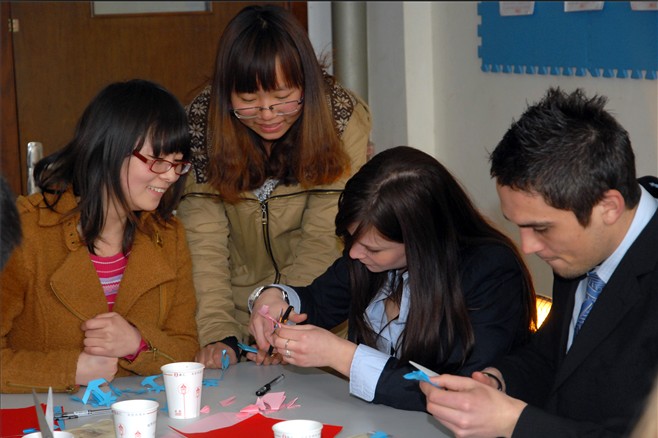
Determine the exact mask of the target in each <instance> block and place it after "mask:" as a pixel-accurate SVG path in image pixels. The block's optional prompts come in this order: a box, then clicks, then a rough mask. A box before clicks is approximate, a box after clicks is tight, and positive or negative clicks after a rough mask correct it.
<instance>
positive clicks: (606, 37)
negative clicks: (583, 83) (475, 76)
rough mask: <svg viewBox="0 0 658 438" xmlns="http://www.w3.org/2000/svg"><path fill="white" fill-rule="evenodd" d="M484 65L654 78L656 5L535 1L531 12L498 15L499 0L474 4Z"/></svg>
mask: <svg viewBox="0 0 658 438" xmlns="http://www.w3.org/2000/svg"><path fill="white" fill-rule="evenodd" d="M478 14H479V16H480V19H481V22H480V25H479V26H478V34H479V36H480V47H479V49H478V56H479V57H480V58H481V60H482V66H481V68H482V71H484V72H488V73H516V74H540V75H546V74H549V75H563V76H586V75H588V74H589V75H590V76H592V77H617V78H631V79H650V80H655V79H656V77H657V76H656V75H657V73H658V11H635V10H632V9H631V6H630V2H628V1H606V2H605V4H604V7H603V9H602V10H599V11H578V12H564V2H561V1H536V2H535V5H534V13H533V14H532V15H523V16H501V15H500V12H499V2H497V1H484V2H479V4H478Z"/></svg>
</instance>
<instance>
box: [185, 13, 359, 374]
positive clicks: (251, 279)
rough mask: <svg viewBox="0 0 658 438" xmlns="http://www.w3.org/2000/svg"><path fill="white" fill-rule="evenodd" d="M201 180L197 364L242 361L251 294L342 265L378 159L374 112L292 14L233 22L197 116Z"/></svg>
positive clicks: (196, 185) (196, 240)
mask: <svg viewBox="0 0 658 438" xmlns="http://www.w3.org/2000/svg"><path fill="white" fill-rule="evenodd" d="M188 116H189V119H190V130H191V132H192V162H193V165H194V168H193V172H192V173H193V175H192V178H190V180H189V181H188V183H189V184H188V187H187V190H186V194H185V196H184V198H183V200H182V202H181V204H180V207H179V209H178V216H179V217H180V218H181V219H182V221H183V223H184V224H185V227H186V231H187V236H188V241H189V245H190V250H191V253H192V257H193V269H194V281H195V286H196V291H197V299H198V303H199V305H198V312H197V322H198V327H199V341H200V344H201V347H202V348H201V351H200V352H199V354H198V355H197V360H198V361H199V362H202V363H204V364H205V365H206V366H207V367H219V366H221V356H222V352H223V351H226V352H227V353H228V354H229V357H230V358H231V362H232V363H235V362H236V361H237V358H238V356H239V354H240V350H239V349H238V341H242V342H246V341H248V337H249V333H248V331H247V323H248V321H249V313H248V312H247V308H246V305H245V302H246V299H247V296H248V295H249V293H250V292H251V291H252V290H253V289H254V287H255V286H257V285H259V284H263V283H267V282H279V281H282V282H286V283H294V284H305V283H307V282H309V281H310V280H312V279H313V278H315V277H316V276H318V275H319V274H321V273H322V272H323V271H324V270H325V269H326V268H327V267H328V266H329V265H330V264H331V263H332V262H333V261H334V260H335V259H336V258H337V257H339V256H340V251H341V244H340V241H339V240H338V239H337V238H336V236H335V234H334V232H333V221H334V218H335V215H336V205H337V202H338V196H339V195H340V193H341V191H342V189H343V187H344V184H345V181H346V180H347V179H348V178H349V177H350V176H351V175H352V174H353V173H354V172H356V171H357V170H358V169H359V168H360V167H361V166H362V165H363V163H364V162H365V161H366V151H367V145H368V137H369V134H370V126H371V125H370V113H369V110H368V108H367V106H366V105H365V103H364V102H363V101H361V99H360V98H358V97H357V96H355V95H354V94H353V93H351V92H350V91H348V90H346V89H345V88H343V87H342V86H340V85H339V84H338V83H337V82H336V81H335V80H334V79H333V78H332V77H331V76H329V75H328V74H327V73H326V72H325V71H324V70H323V68H322V65H321V63H320V62H319V61H318V59H317V56H316V54H315V52H314V50H313V47H312V45H311V43H310V41H309V39H308V36H307V34H306V31H305V29H304V28H303V27H302V26H301V25H300V24H299V23H298V22H297V21H296V20H295V18H294V16H293V15H292V14H291V13H290V12H288V11H287V10H285V9H282V8H279V7H275V6H250V7H247V8H245V9H243V10H242V11H241V12H240V13H239V14H238V15H237V16H236V17H234V18H233V19H232V20H231V22H230V23H229V24H228V26H227V28H226V30H225V31H224V33H223V35H222V37H221V39H220V42H219V47H218V51H217V59H216V65H215V74H214V79H213V82H212V85H210V86H208V87H206V88H205V89H204V90H203V92H202V93H201V94H199V95H198V96H197V97H196V98H195V99H194V101H193V102H192V103H191V104H190V105H189V106H188Z"/></svg>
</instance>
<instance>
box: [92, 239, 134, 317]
mask: <svg viewBox="0 0 658 438" xmlns="http://www.w3.org/2000/svg"><path fill="white" fill-rule="evenodd" d="M129 255H130V251H128V254H122V253H119V254H116V255H113V256H110V257H101V256H97V255H94V254H91V253H90V254H89V257H90V258H91V261H92V263H93V264H94V268H96V273H98V278H99V279H100V281H101V286H103V292H104V293H105V299H106V300H107V306H108V308H109V311H110V312H111V311H112V308H113V307H114V302H115V301H116V297H117V293H118V292H119V284H120V283H121V278H123V272H124V271H125V270H126V265H128V256H129Z"/></svg>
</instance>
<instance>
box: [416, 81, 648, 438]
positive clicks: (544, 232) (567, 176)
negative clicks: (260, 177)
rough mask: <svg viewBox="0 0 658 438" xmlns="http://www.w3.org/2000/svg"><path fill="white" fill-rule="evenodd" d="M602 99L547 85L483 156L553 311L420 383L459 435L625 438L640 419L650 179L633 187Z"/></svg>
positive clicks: (631, 165) (631, 164)
mask: <svg viewBox="0 0 658 438" xmlns="http://www.w3.org/2000/svg"><path fill="white" fill-rule="evenodd" d="M605 103H606V99H605V98H604V97H601V96H594V97H592V98H587V97H586V96H585V94H584V93H583V92H582V90H576V91H574V92H573V93H570V94H568V93H565V92H563V91H562V90H560V89H554V88H551V89H549V91H548V92H547V94H546V95H545V96H544V98H543V99H542V100H541V101H540V102H539V103H537V104H535V105H533V106H530V107H529V108H528V109H527V110H526V111H525V112H524V114H523V115H522V117H521V118H520V119H519V120H518V121H517V122H515V123H513V124H512V126H511V127H510V129H509V130H508V131H507V133H506V134H505V136H504V137H503V139H502V140H501V141H500V143H499V144H498V145H497V147H496V149H495V150H494V151H493V153H492V154H491V156H490V160H491V175H492V176H493V177H494V178H495V179H496V185H497V191H498V195H499V198H500V204H501V209H502V212H503V214H504V215H505V217H506V218H507V219H508V220H510V221H511V222H513V223H515V224H516V225H517V226H518V227H519V229H520V234H521V247H522V250H523V251H524V252H525V253H527V254H531V253H534V254H537V255H538V256H539V257H541V258H542V259H543V260H544V261H545V262H546V263H548V264H549V265H550V266H551V268H552V269H553V272H554V283H553V308H552V309H551V313H550V315H549V317H548V318H547V320H546V322H545V323H544V325H543V326H542V327H541V328H540V329H539V331H538V332H537V333H535V334H534V335H533V337H532V339H531V341H530V343H529V344H527V345H526V346H523V347H521V348H519V349H517V350H516V351H514V352H512V353H511V354H510V355H508V356H506V357H504V358H502V359H500V360H498V361H497V362H495V363H494V364H492V366H491V367H489V368H486V369H484V370H483V371H482V372H475V373H473V375H472V378H467V377H458V376H451V375H443V376H440V377H437V378H434V379H433V380H434V381H435V383H438V384H439V385H440V386H441V387H442V388H443V389H447V391H446V390H443V389H437V388H435V387H433V386H431V385H429V384H427V383H421V389H422V390H423V392H424V393H425V394H426V396H427V409H428V411H429V412H430V413H431V414H433V415H434V416H435V417H436V418H437V419H439V420H440V421H441V422H442V423H444V424H445V425H446V426H447V427H448V428H450V429H451V430H452V431H453V432H455V434H456V435H457V436H459V437H466V436H469V437H471V436H478V437H487V436H491V437H498V436H505V437H509V436H513V437H514V438H517V437H533V438H534V437H551V438H554V437H584V436H587V437H594V436H596V437H617V436H625V435H627V434H628V433H629V431H630V430H631V429H632V427H633V425H634V423H635V421H636V418H637V416H638V415H639V413H640V412H641V411H642V407H643V405H644V402H645V399H646V397H647V395H648V394H649V392H650V390H651V388H652V383H653V381H654V377H655V376H656V372H657V371H658V213H657V211H658V199H656V197H658V184H656V182H657V181H658V180H656V179H655V178H651V177H645V178H641V179H640V183H641V184H640V183H638V180H637V179H636V174H635V157H634V154H633V150H632V148H631V144H630V140H629V137H628V133H627V132H626V130H625V129H624V128H623V127H622V126H620V125H619V123H618V122H617V121H616V120H615V119H614V118H613V117H612V115H610V113H608V112H607V111H605V110H604V106H605ZM588 273H589V275H590V276H591V275H593V273H596V275H597V276H598V277H599V279H600V280H599V281H598V283H600V284H602V285H603V287H602V290H600V291H599V292H597V291H595V290H594V289H596V287H594V286H591V288H589V289H588V285H589V283H588V275H587V274H588ZM592 284H593V283H592ZM592 297H594V298H592ZM581 308H588V309H589V313H588V314H587V312H584V313H585V315H581ZM582 321H584V322H582Z"/></svg>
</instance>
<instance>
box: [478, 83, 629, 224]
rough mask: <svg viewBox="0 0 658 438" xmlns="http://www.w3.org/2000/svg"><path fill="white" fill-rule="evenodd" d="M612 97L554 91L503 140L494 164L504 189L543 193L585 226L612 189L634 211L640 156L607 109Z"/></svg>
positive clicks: (493, 172) (493, 171) (492, 157)
mask: <svg viewBox="0 0 658 438" xmlns="http://www.w3.org/2000/svg"><path fill="white" fill-rule="evenodd" d="M606 103H607V98H605V97H603V96H598V95H595V96H593V97H591V98H588V97H587V96H585V93H584V92H583V90H582V89H576V90H575V91H574V92H572V93H566V92H564V91H562V90H560V88H559V87H558V88H553V87H552V88H549V89H548V91H547V93H546V94H545V95H544V97H543V98H542V99H541V101H540V102H538V103H536V104H534V105H531V106H529V107H528V108H527V109H526V111H525V112H524V113H523V114H522V115H521V118H520V119H519V120H518V121H516V122H514V123H512V126H511V127H510V128H509V130H508V131H507V132H506V133H505V135H504V136H503V139H502V140H501V141H500V142H499V143H498V145H497V146H496V148H495V149H494V151H493V152H492V153H491V155H490V157H489V160H490V163H491V169H490V173H491V176H492V177H494V178H495V179H496V183H497V184H498V185H501V186H508V187H511V188H512V189H515V190H522V191H526V192H531V193H538V194H540V195H541V196H542V197H543V198H544V201H545V202H546V203H547V204H548V205H550V206H552V207H554V208H558V209H561V210H568V211H573V212H574V214H575V215H576V218H577V219H578V222H579V223H580V224H581V225H582V226H587V225H588V224H589V220H590V216H591V213H592V208H593V207H594V206H595V205H596V204H597V203H598V202H599V201H600V200H601V199H603V196H604V193H605V192H606V191H608V190H611V189H615V190H618V191H619V192H620V193H621V194H622V196H623V197H624V200H625V202H626V206H627V207H628V208H633V207H635V205H637V203H638V202H639V200H640V187H639V185H638V183H637V181H636V174H635V155H634V154H633V149H632V148H631V142H630V139H629V137H628V133H627V132H626V130H625V129H624V128H623V127H622V126H621V125H620V124H619V123H618V122H617V121H616V120H615V118H614V117H613V116H612V115H611V114H610V113H609V112H608V111H606V110H605V109H604V107H605V104H606Z"/></svg>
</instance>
